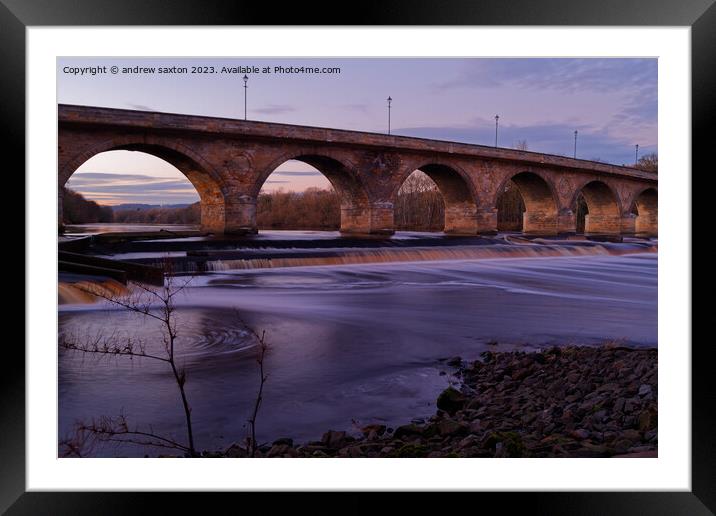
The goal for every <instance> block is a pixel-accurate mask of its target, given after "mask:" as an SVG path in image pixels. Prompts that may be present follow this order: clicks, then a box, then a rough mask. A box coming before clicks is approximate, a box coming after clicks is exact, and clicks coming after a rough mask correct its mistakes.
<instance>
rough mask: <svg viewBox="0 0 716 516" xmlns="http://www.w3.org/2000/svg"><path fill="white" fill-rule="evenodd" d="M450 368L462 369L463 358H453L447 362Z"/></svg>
mask: <svg viewBox="0 0 716 516" xmlns="http://www.w3.org/2000/svg"><path fill="white" fill-rule="evenodd" d="M445 363H446V364H447V365H449V366H450V367H460V366H461V365H462V358H461V357H452V358H451V359H449V360H448V361H447V362H445Z"/></svg>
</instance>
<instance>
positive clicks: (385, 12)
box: [0, 0, 716, 515]
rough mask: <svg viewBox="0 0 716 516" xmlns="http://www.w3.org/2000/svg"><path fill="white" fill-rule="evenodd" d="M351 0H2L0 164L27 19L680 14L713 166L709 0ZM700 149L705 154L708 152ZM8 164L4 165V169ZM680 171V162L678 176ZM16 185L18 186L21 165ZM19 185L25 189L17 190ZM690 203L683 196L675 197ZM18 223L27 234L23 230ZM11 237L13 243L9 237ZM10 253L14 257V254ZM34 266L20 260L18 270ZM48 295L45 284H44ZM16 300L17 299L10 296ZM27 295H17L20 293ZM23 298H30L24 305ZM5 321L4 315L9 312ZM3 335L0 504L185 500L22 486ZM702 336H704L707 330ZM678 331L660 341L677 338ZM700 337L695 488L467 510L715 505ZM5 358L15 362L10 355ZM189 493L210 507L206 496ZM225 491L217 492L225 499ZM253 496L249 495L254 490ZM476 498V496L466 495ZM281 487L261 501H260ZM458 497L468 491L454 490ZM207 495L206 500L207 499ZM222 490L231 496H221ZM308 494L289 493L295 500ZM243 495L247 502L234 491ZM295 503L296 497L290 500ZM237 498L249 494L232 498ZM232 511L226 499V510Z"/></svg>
mask: <svg viewBox="0 0 716 516" xmlns="http://www.w3.org/2000/svg"><path fill="white" fill-rule="evenodd" d="M346 5H350V4H341V5H338V4H337V3H333V4H323V3H321V2H314V3H312V4H311V5H310V6H307V5H306V4H305V3H303V2H296V3H287V2H282V3H280V7H279V4H276V5H274V4H273V3H269V2H246V1H228V0H227V1H222V0H213V1H208V0H124V1H120V0H114V1H112V0H0V56H1V57H0V62H1V63H2V70H1V72H0V88H1V90H2V101H1V105H2V110H1V111H0V113H1V114H0V116H2V119H3V120H2V122H3V123H2V124H0V131H1V132H2V138H1V139H0V141H2V142H3V143H4V144H5V145H4V146H5V152H4V154H5V157H6V159H5V164H6V165H7V166H8V167H10V165H9V164H8V160H7V158H8V157H10V156H12V158H13V159H12V160H11V162H10V163H12V167H14V171H19V170H25V153H24V149H25V145H24V143H25V56H26V53H25V36H26V29H27V28H28V27H32V26H53V25H79V26H83V25H84V26H86V25H185V26H186V25H280V24H291V25H296V24H307V25H576V26H590V25H609V26H632V25H633V26H644V25H656V26H689V27H691V43H692V47H691V50H692V56H691V59H692V63H691V70H692V153H693V154H692V155H693V168H694V169H699V170H700V169H703V172H705V173H707V172H708V171H709V169H713V158H711V156H710V154H712V151H711V148H712V147H713V142H711V141H709V140H710V135H711V134H713V131H709V129H713V126H714V115H713V114H714V113H716V5H715V4H714V0H599V1H594V0H592V1H588V0H541V1H539V2H537V1H535V0H509V1H508V0H481V1H477V0H459V1H452V2H434V1H433V2H431V1H429V0H404V1H401V0H392V1H380V2H361V3H360V4H355V5H354V7H355V9H347V8H346ZM709 158H711V159H710V160H709ZM6 171H8V169H6ZM689 173H690V172H689V171H684V177H685V180H687V179H688V176H687V174H689ZM15 177H16V180H18V184H17V185H15V189H14V192H19V191H24V185H23V181H22V180H21V179H20V178H21V177H22V175H21V174H18V173H17V172H15ZM25 193H26V194H27V192H25ZM684 208H685V209H689V210H691V206H688V207H684ZM26 236H27V235H25V237H26ZM15 246H16V247H18V248H19V247H20V246H19V245H18V244H17V243H15ZM18 261H19V260H17V259H16V258H15V262H18ZM15 266H17V263H16V264H15ZM31 272H32V271H28V270H25V274H26V277H27V275H28V274H31ZM48 295H54V290H52V289H48ZM18 305H19V303H18ZM23 306H24V304H23ZM27 308H28V309H31V307H27ZM6 324H8V323H6ZM13 340H14V341H17V339H6V342H5V343H4V353H3V355H4V356H3V363H4V364H6V366H5V367H4V368H3V370H2V373H1V374H0V400H1V403H0V407H2V408H1V411H0V512H4V511H7V512H6V513H7V514H9V515H20V514H73V515H79V514H93V515H94V514H123V513H127V512H134V513H145V512H153V511H152V509H151V505H150V504H152V503H157V502H158V503H159V504H161V507H162V509H161V512H162V513H165V514H166V513H170V512H173V511H174V510H177V511H179V510H187V509H190V508H191V504H192V502H197V500H194V499H193V497H192V500H189V499H188V498H189V497H188V494H185V493H171V494H167V493H163V494H162V493H143V494H139V493H116V492H115V493H96V492H95V493H47V492H43V493H39V492H26V489H25V473H26V472H25V367H24V364H25V352H24V349H23V348H22V347H20V346H19V345H18V344H16V343H14V342H13ZM709 340H710V339H709ZM685 344H687V343H668V345H685ZM712 347H713V345H712V344H711V342H709V341H708V340H706V341H703V342H697V343H695V345H694V346H693V347H692V458H691V459H692V462H691V466H692V490H691V491H690V492H619V493H616V492H603V493H594V492H592V493H543V492H533V493H520V494H516V493H502V494H497V493H484V494H470V495H469V496H470V499H471V501H470V503H471V505H472V504H475V505H474V508H475V509H476V510H484V509H485V508H486V507H488V506H489V505H493V504H497V505H498V506H499V507H501V508H502V509H503V510H504V509H508V510H514V509H516V508H522V511H523V512H527V511H529V512H531V513H537V514H542V513H544V514H552V515H557V514H651V515H657V514H665V515H666V514H690V515H699V514H713V513H714V512H716V466H715V461H714V458H715V457H716V439H715V436H716V425H715V424H714V417H713V408H714V403H715V402H716V393H715V390H714V381H713V372H712V368H713V365H712V364H713V361H712V360H710V355H711V352H710V348H712ZM9 364H12V366H10V365H9ZM199 496H200V500H198V503H200V504H202V505H203V506H204V508H207V507H208V506H206V505H205V504H206V503H207V500H206V496H205V495H204V496H201V495H199ZM233 496H234V495H229V494H225V495H221V498H222V499H226V498H227V497H233ZM244 496H253V498H255V499H256V501H257V502H259V499H257V498H256V496H255V495H244ZM349 496H351V498H352V499H355V502H351V503H348V504H345V505H344V506H343V507H344V508H343V509H340V510H339V508H338V506H335V505H334V506H333V507H332V508H331V506H330V505H328V506H324V509H327V510H329V511H330V512H333V511H334V510H335V512H346V509H347V510H348V511H350V512H358V511H359V512H365V511H367V510H373V509H374V508H375V507H376V503H381V502H377V501H374V500H375V497H376V496H377V495H374V494H364V495H362V496H359V495H358V494H351V495H349ZM475 496H477V497H478V499H477V500H475V499H474V497H475ZM405 498H408V497H404V501H403V502H401V504H403V505H402V507H403V510H404V511H412V510H414V509H415V508H420V507H422V508H425V505H424V503H425V502H424V500H423V497H422V496H420V495H416V496H412V497H410V498H409V499H405ZM284 499H285V497H284V496H274V495H272V496H271V497H270V501H269V502H266V501H265V499H264V500H262V501H260V502H259V503H261V504H267V505H264V508H268V507H271V506H272V505H273V504H274V503H275V502H282V501H283V500H284ZM454 500H456V501H464V500H465V496H458V495H455V498H454ZM212 501H214V500H212ZM224 501H228V500H224ZM302 502H303V503H306V504H307V505H308V504H310V507H311V509H312V512H320V507H316V506H315V505H314V503H315V502H312V501H306V497H305V496H299V497H296V496H292V501H291V503H292V510H296V509H300V505H302ZM243 503H247V504H248V503H251V501H249V502H242V504H243ZM296 503H298V505H296ZM236 507H237V510H240V509H242V508H244V509H248V507H249V505H245V506H244V505H242V506H236ZM232 512H233V511H232Z"/></svg>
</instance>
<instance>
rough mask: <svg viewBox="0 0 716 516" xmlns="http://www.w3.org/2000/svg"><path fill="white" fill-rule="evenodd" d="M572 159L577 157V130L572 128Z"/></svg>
mask: <svg viewBox="0 0 716 516" xmlns="http://www.w3.org/2000/svg"><path fill="white" fill-rule="evenodd" d="M574 159H577V130H576V129H575V130H574Z"/></svg>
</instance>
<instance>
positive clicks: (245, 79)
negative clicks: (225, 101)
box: [243, 74, 249, 120]
mask: <svg viewBox="0 0 716 516" xmlns="http://www.w3.org/2000/svg"><path fill="white" fill-rule="evenodd" d="M243 79H244V120H246V94H247V91H248V89H249V87H248V85H247V84H246V83H247V82H249V78H248V76H246V74H244V77H243Z"/></svg>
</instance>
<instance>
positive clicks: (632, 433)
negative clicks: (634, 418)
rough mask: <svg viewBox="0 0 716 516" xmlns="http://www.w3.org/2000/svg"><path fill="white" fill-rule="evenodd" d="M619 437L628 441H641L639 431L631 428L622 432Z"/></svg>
mask: <svg viewBox="0 0 716 516" xmlns="http://www.w3.org/2000/svg"><path fill="white" fill-rule="evenodd" d="M621 437H622V438H624V439H628V440H630V441H641V434H640V433H639V431H638V430H634V429H631V428H628V429H626V430H624V431H622V435H621Z"/></svg>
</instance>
